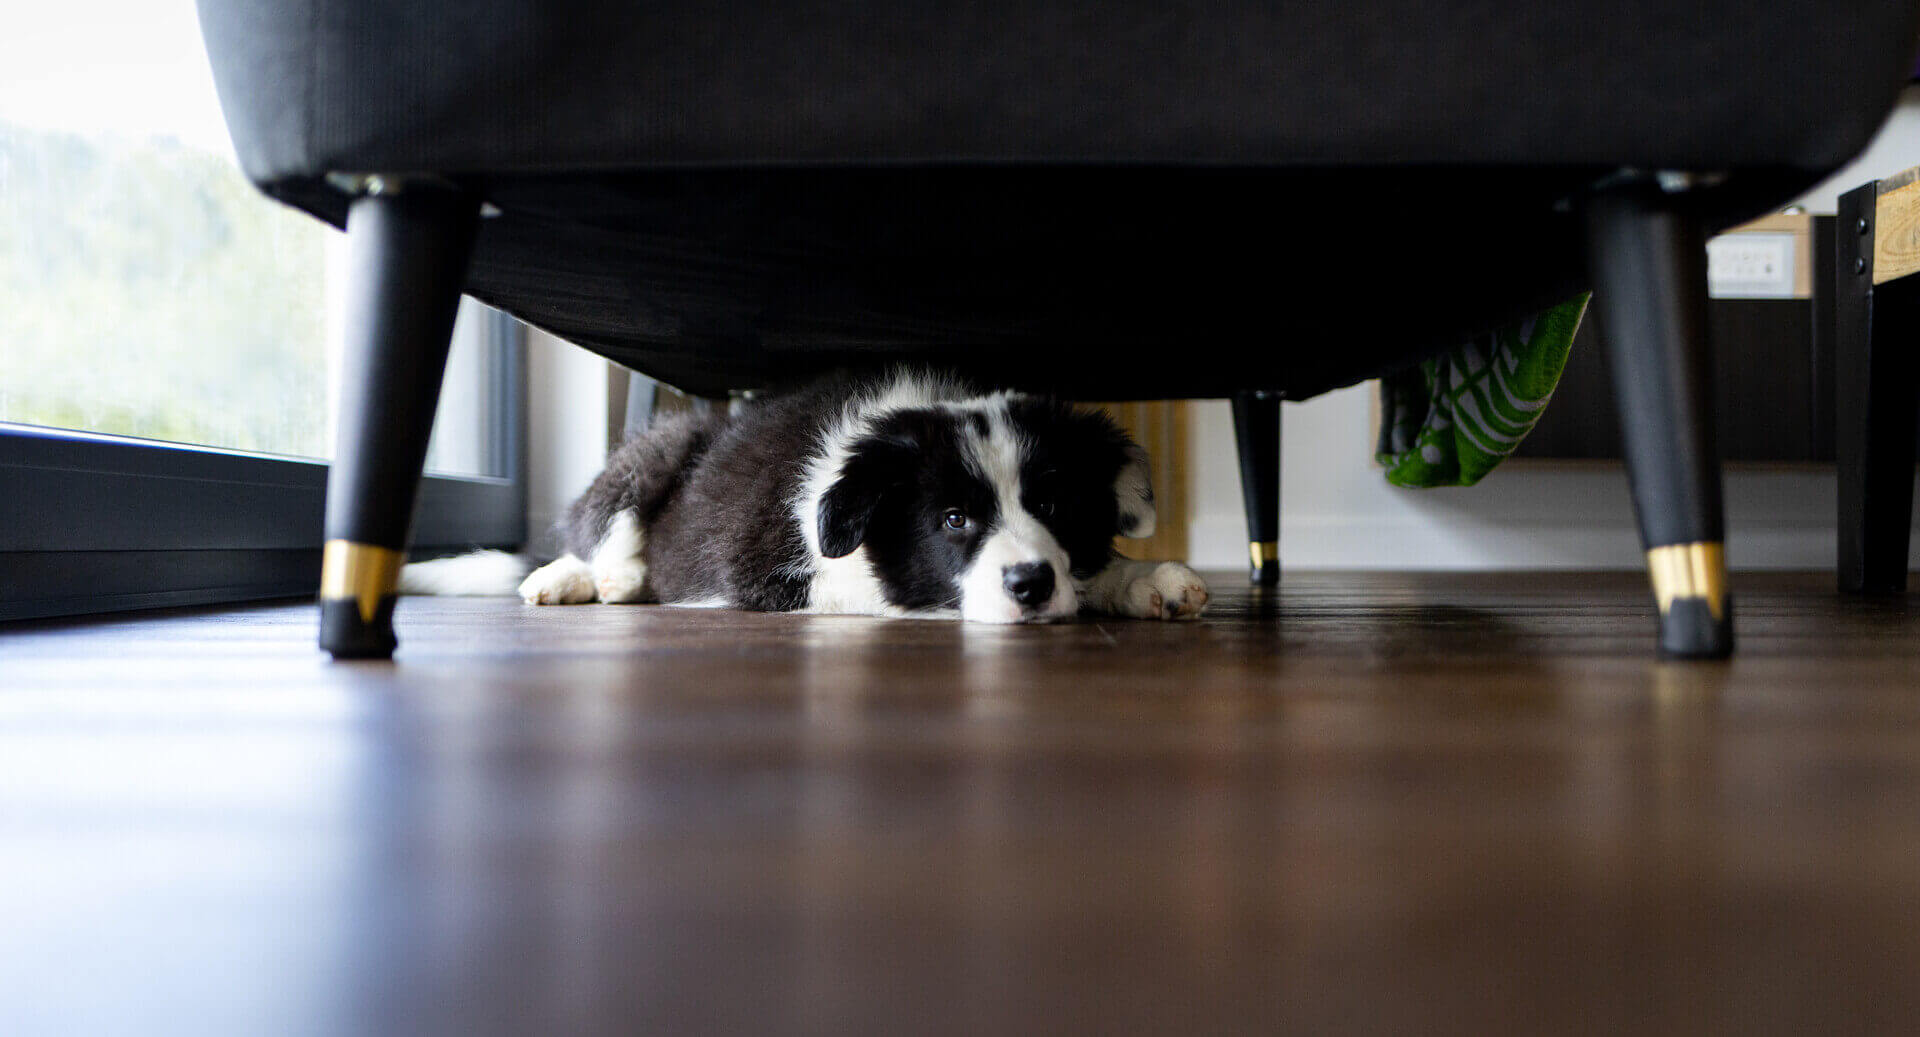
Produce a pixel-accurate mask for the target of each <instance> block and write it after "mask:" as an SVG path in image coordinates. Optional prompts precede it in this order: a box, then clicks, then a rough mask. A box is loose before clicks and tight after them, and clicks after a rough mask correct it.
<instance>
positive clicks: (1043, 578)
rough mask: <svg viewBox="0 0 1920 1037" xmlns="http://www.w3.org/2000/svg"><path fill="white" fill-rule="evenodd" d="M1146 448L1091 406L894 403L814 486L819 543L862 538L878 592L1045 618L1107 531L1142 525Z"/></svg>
mask: <svg viewBox="0 0 1920 1037" xmlns="http://www.w3.org/2000/svg"><path fill="white" fill-rule="evenodd" d="M1153 524H1154V518H1153V494H1152V490H1151V489H1149V483H1148V477H1147V465H1146V455H1145V454H1144V453H1143V452H1142V451H1141V450H1140V448H1139V447H1137V446H1136V445H1134V444H1133V442H1132V441H1131V440H1129V439H1128V438H1127V437H1126V435H1125V434H1124V433H1122V432H1121V431H1120V430H1119V429H1118V428H1117V427H1115V426H1114V424H1113V423H1112V421H1110V420H1108V419H1107V418H1106V417H1105V416H1103V415H1098V414H1092V413H1083V412H1079V411H1076V410H1073V409H1072V408H1070V407H1068V406H1066V405H1064V404H1060V403H1057V402H1053V401H1049V400H1041V399H1036V398H1032V397H1023V396H1011V397H1009V396H992V397H986V398H984V399H980V400H972V401H966V402H963V403H958V404H946V405H938V406H933V407H925V408H913V409H907V410H900V411H895V412H893V413H890V414H887V415H884V416H882V417H880V418H878V419H877V420H875V421H873V422H872V423H870V425H869V426H868V427H867V428H866V430H865V431H864V433H863V434H862V435H861V436H860V437H859V438H857V439H856V440H854V441H853V442H852V443H851V444H849V446H848V448H847V450H846V452H845V459H844V461H843V462H842V463H841V465H840V468H839V471H838V476H837V478H835V479H834V481H833V482H832V483H831V484H830V485H829V487H828V488H827V490H826V492H825V493H823V494H822V495H821V497H820V504H819V514H818V528H817V532H818V537H819V545H820V553H821V554H822V555H824V556H826V557H828V558H839V557H843V556H845V555H848V554H851V553H852V552H853V551H854V550H856V549H858V548H860V547H861V546H863V545H864V546H865V548H866V552H867V558H868V560H869V562H870V563H871V566H872V570H873V573H874V576H875V577H876V578H877V579H878V580H879V582H880V585H881V589H882V592H883V593H884V594H885V595H886V598H887V600H888V602H889V603H891V604H893V605H896V606H899V607H902V608H910V609H927V608H942V607H957V608H958V609H959V610H960V614H961V617H962V618H964V619H971V620H979V621H984V622H996V623H1017V622H1044V621H1047V620H1054V619H1061V618H1065V617H1068V616H1071V615H1073V614H1074V613H1075V612H1076V611H1077V610H1078V609H1079V604H1080V602H1079V598H1078V595H1077V594H1076V592H1075V590H1074V580H1075V579H1082V580H1084V579H1086V578H1087V577H1090V576H1092V575H1093V574H1094V573H1096V572H1098V571H1099V570H1100V569H1101V568H1102V567H1103V566H1105V565H1106V564H1107V563H1108V561H1110V560H1111V558H1112V544H1113V538H1114V536H1115V535H1116V534H1118V535H1123V536H1148V535H1151V534H1152V532H1153Z"/></svg>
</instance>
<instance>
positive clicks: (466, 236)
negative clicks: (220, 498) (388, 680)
mask: <svg viewBox="0 0 1920 1037" xmlns="http://www.w3.org/2000/svg"><path fill="white" fill-rule="evenodd" d="M372 187H373V188H374V190H372V191H370V192H369V193H368V194H366V195H363V196H362V197H360V198H358V199H356V200H355V201H354V203H353V207H352V208H351V209H350V210H349V212H348V215H347V243H348V251H349V256H350V264H349V270H348V276H349V278H350V279H351V280H350V281H349V283H348V288H347V316H346V322H347V326H346V343H345V355H344V356H343V357H342V363H341V385H340V425H339V428H340V433H339V439H338V440H337V442H336V443H335V453H334V460H333V467H332V470H331V471H330V472H329V473H328V476H327V521H326V538H327V543H326V552H325V555H324V561H323V562H322V565H321V575H320V647H321V648H323V649H325V650H326V651H328V652H331V653H333V656H334V658H336V659H367V658H382V659H383V658H386V657H388V656H391V655H392V654H393V649H394V646H395V643H396V642H395V640H394V636H393V603H394V587H395V584H396V582H397V580H398V578H399V573H400V564H401V562H402V560H403V559H404V558H405V554H406V548H407V537H408V532H409V529H408V527H409V526H410V525H411V524H412V521H413V502H414V495H415V492H416V491H417V490H418V489H419V485H420V469H421V466H422V465H424V464H425V463H426V456H427V436H428V434H429V433H431V432H432V430H433V411H434V406H435V405H436V404H437V403H438V402H439V398H440V380H441V378H442V376H443V375H444V374H445V372H446V365H447V347H448V344H449V340H450V338H451V336H452V334H453V315H454V311H455V309H456V308H458V306H459V303H460V289H461V286H462V285H463V284H464V282H465V278H466V269H467V257H468V255H469V253H470V252H471V251H472V247H473V235H474V228H475V224H476V220H477V219H478V215H479V210H478V206H477V203H476V202H475V201H474V200H473V199H472V198H470V197H467V196H466V195H464V194H461V193H459V192H457V191H454V190H452V189H450V188H447V187H444V186H440V185H437V184H425V183H418V182H408V183H404V184H399V185H395V184H392V183H380V182H378V181H375V182H373V183H372ZM396 188H397V189H396Z"/></svg>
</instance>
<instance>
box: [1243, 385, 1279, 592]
mask: <svg viewBox="0 0 1920 1037" xmlns="http://www.w3.org/2000/svg"><path fill="white" fill-rule="evenodd" d="M1233 435H1234V441H1235V442H1236V443H1237V444H1239V447H1240V495H1241V497H1242V498H1243V499H1244V500H1245V502H1246V506H1247V555H1248V558H1249V560H1250V562H1251V564H1252V570H1251V575H1252V580H1253V582H1254V583H1255V584H1256V585H1258V586H1262V587H1271V586H1273V585H1275V584H1277V583H1279V582H1280V397H1279V395H1278V394H1276V393H1269V392H1242V393H1235V394H1234V396H1233Z"/></svg>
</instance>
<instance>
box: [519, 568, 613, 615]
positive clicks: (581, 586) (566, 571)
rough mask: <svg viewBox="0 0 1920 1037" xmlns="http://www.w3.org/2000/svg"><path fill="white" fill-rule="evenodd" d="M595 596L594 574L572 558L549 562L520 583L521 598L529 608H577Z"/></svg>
mask: <svg viewBox="0 0 1920 1037" xmlns="http://www.w3.org/2000/svg"><path fill="white" fill-rule="evenodd" d="M594 593H595V591H594V586H593V574H592V573H590V572H588V571H587V567H586V566H584V565H582V564H580V562H579V560H578V559H574V558H561V559H558V560H556V561H552V562H548V563H547V564H546V565H543V566H541V567H540V568H538V569H535V570H534V571H533V573H532V574H531V575H529V576H528V577H527V578H526V579H524V580H522V581H520V598H521V600H522V601H525V602H526V603H527V604H529V605H579V604H582V603H584V602H589V601H592V600H593V599H594Z"/></svg>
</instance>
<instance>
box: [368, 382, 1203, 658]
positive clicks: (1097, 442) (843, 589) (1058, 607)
mask: <svg viewBox="0 0 1920 1037" xmlns="http://www.w3.org/2000/svg"><path fill="white" fill-rule="evenodd" d="M1153 527H1154V511H1153V491H1152V489H1151V488H1150V482H1149V479H1148V471H1147V461H1146V454H1145V453H1144V452H1143V451H1142V450H1141V449H1140V448H1139V447H1138V446H1137V445H1135V444H1134V443H1133V442H1132V440H1130V439H1129V438H1128V437H1127V436H1126V434H1125V433H1123V432H1122V431H1121V430H1120V429H1119V428H1118V427H1116V426H1115V425H1114V424H1113V422H1112V421H1111V420H1109V419H1108V418H1107V417H1106V416H1104V415H1101V414H1096V413H1092V412H1088V411H1081V410H1077V409H1074V408H1073V407H1071V406H1069V405H1067V404H1064V403H1060V402H1057V401H1053V400H1049V399H1044V398H1040V397H1035V396H1027V395H1021V394H1017V393H1010V392H987V393H983V392H980V391H978V390H977V389H975V388H973V387H970V386H968V385H966V384H964V383H962V382H960V381H958V380H954V379H950V378H945V377H941V376H938V375H933V374H929V373H926V372H921V371H913V370H901V371H894V372H891V373H888V374H884V375H879V376H871V377H866V378H858V377H851V376H843V377H837V378H833V379H829V380H827V381H824V382H821V383H818V384H816V385H814V386H811V387H809V388H807V389H804V390H802V391H799V392H795V393H792V394H788V395H781V396H775V397H770V398H764V399H756V400H752V401H749V402H747V403H746V404H744V405H743V406H741V407H737V408H735V410H734V411H733V412H732V413H731V414H725V415H721V414H715V415H712V416H708V417H695V416H691V415H682V416H676V417H673V418H669V419H665V420H661V421H657V422H656V423H655V424H654V426H653V427H652V428H651V429H649V430H648V431H647V432H646V433H645V434H644V435H641V436H637V437H635V438H633V439H631V440H629V441H628V442H626V443H625V444H623V445H622V446H621V447H620V448H619V449H618V450H616V451H614V453H613V454H612V456H611V457H609V458H608V462H607V467H606V469H605V471H603V472H601V474H600V476H599V477H598V478H597V479H595V480H594V482H593V485H592V486H590V487H589V488H588V489H587V491H586V492H585V493H584V494H582V495H581V497H580V499H579V500H577V501H575V502H574V504H573V506H572V507H571V508H570V509H568V512H567V515H566V517H565V519H564V520H563V522H562V528H561V533H562V536H563V541H564V546H565V549H566V553H565V554H563V555H561V556H560V557H559V558H558V559H556V560H555V561H553V562H551V563H549V564H547V565H544V566H541V567H540V568H539V569H536V570H534V572H533V573H532V574H531V575H528V576H527V577H526V579H525V580H524V581H522V582H521V583H520V586H519V591H520V595H521V597H523V598H524V599H525V600H526V601H528V602H530V603H532V604H537V605H561V604H573V603H579V602H590V601H603V602H659V603H662V604H668V605H680V606H709V607H723V608H741V609H755V610H760V611H768V612H819V613H859V614H866V615H886V616H957V617H958V618H961V619H968V620H975V621H979V622H987V623H1018V622H1046V621H1050V620H1058V619H1064V618H1067V617H1070V616H1073V615H1075V614H1077V613H1078V612H1080V611H1081V610H1082V609H1086V610H1090V611H1094V612H1102V613H1108V614H1114V615H1124V616H1137V617H1141V618H1152V619H1191V618H1193V617H1195V616H1198V615H1199V614H1200V612H1201V610H1202V609H1203V608H1204V607H1205V606H1206V603H1207V588H1206V584H1205V583H1204V582H1203V581H1202V580H1201V579H1200V577H1199V576H1198V575H1196V574H1195V573H1194V572H1193V570H1191V569H1189V568H1187V567H1186V566H1185V565H1182V564H1180V563H1177V562H1134V561H1128V560H1126V559H1123V558H1120V557H1119V556H1118V555H1116V554H1115V553H1114V551H1113V538H1114V537H1115V536H1116V535H1119V536H1130V537H1143V536H1149V535H1151V534H1152V532H1153ZM462 561H463V560H461V559H450V560H446V561H444V562H429V563H424V564H422V565H415V566H408V567H407V571H406V572H404V573H403V577H402V589H403V590H408V591H414V592H427V593H433V592H438V593H457V592H460V588H461V585H462V584H461V581H460V580H459V579H457V578H454V577H453V569H454V568H457V567H458V566H459V565H460V564H461V563H462ZM435 566H440V567H442V570H441V571H436V570H435V569H434V567H435ZM515 575H516V576H517V575H518V574H517V573H516V574H515ZM467 591H468V592H472V588H471V587H470V586H469V587H467Z"/></svg>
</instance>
